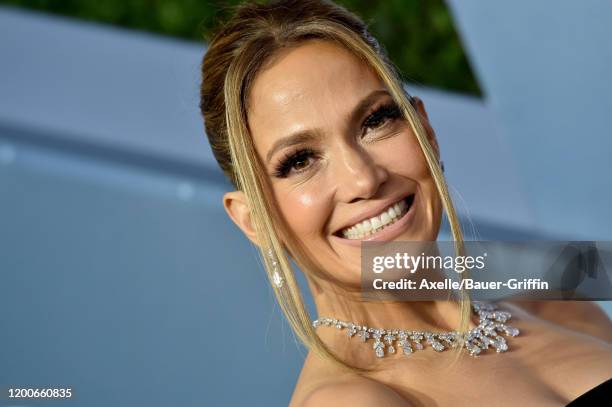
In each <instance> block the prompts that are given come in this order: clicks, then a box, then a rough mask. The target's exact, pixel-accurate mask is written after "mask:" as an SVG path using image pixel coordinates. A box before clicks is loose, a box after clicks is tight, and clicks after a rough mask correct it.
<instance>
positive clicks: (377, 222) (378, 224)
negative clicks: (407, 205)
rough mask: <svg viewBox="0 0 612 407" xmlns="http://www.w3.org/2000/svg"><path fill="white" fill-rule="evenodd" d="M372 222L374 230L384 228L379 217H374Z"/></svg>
mask: <svg viewBox="0 0 612 407" xmlns="http://www.w3.org/2000/svg"><path fill="white" fill-rule="evenodd" d="M370 222H372V229H374V230H376V229H378V228H379V227H381V226H382V222H381V221H380V218H378V217H373V218H372V219H371V220H370Z"/></svg>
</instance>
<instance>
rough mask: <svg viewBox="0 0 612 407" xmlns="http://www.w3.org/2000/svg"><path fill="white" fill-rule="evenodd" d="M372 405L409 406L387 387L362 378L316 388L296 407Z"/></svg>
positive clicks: (330, 383)
mask: <svg viewBox="0 0 612 407" xmlns="http://www.w3.org/2000/svg"><path fill="white" fill-rule="evenodd" d="M374 405H381V406H388V407H408V406H410V404H409V403H408V402H407V401H406V400H405V399H403V398H402V397H401V396H400V395H399V394H398V393H396V392H395V391H394V390H393V389H391V388H390V387H389V386H386V385H384V384H382V383H379V382H376V381H374V380H370V379H366V378H362V377H352V378H349V379H343V380H334V381H331V382H327V383H324V384H321V385H319V386H317V387H316V388H314V389H313V390H311V391H310V392H309V393H308V394H307V395H306V397H305V398H304V399H303V400H302V402H301V403H299V404H298V405H297V406H296V407H327V406H330V407H331V406H333V407H342V406H351V407H369V406H374Z"/></svg>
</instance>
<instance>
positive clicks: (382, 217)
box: [380, 212, 391, 225]
mask: <svg viewBox="0 0 612 407" xmlns="http://www.w3.org/2000/svg"><path fill="white" fill-rule="evenodd" d="M389 222H391V216H389V214H388V213H387V212H383V213H382V215H380V223H382V224H383V225H386V224H387V223H389Z"/></svg>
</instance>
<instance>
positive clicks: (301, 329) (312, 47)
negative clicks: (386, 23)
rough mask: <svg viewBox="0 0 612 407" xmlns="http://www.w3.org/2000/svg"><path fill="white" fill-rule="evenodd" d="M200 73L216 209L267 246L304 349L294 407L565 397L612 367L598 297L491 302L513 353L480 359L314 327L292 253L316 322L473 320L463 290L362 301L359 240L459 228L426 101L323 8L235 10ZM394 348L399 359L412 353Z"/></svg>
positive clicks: (438, 327) (336, 11)
mask: <svg viewBox="0 0 612 407" xmlns="http://www.w3.org/2000/svg"><path fill="white" fill-rule="evenodd" d="M202 74H203V81H202V87H201V110H202V114H203V116H204V120H205V125H206V132H207V135H208V138H209V141H210V144H211V146H212V149H213V152H214V154H215V157H216V158H217V161H218V162H219V165H220V166H221V168H222V169H223V171H224V172H225V174H226V175H227V176H228V177H229V179H230V180H231V181H232V183H233V184H234V186H235V187H236V190H235V191H232V192H229V193H227V194H226V195H225V196H224V200H223V204H224V207H225V209H226V211H227V213H228V215H229V217H230V218H231V219H232V220H233V221H234V222H235V223H236V225H238V227H240V229H241V230H242V231H243V232H244V234H245V235H246V236H247V237H248V238H249V239H250V240H251V241H252V242H253V243H254V244H256V245H257V246H258V247H259V248H260V249H261V252H262V256H263V259H264V263H265V266H266V270H267V273H268V275H269V278H270V282H271V284H272V286H273V287H274V290H275V294H276V296H277V299H278V301H279V304H280V306H281V308H282V309H283V312H284V313H285V315H286V317H287V319H288V321H289V323H290V324H291V325H292V327H293V329H294V330H295V333H296V334H297V335H298V337H299V338H300V339H301V340H302V341H303V342H304V343H305V344H306V345H307V346H308V347H309V349H310V353H309V354H308V356H307V358H306V361H305V363H304V367H303V370H302V372H301V375H300V377H299V380H298V383H297V385H296V388H295V391H294V394H293V397H292V400H291V405H292V406H328V405H329V406H331V405H333V406H341V405H347V406H348V405H351V406H370V405H385V406H406V405H435V404H438V405H447V404H451V403H452V404H460V405H463V404H465V405H474V404H484V403H493V404H496V405H507V404H508V405H509V404H516V403H523V404H524V405H563V404H565V403H567V402H568V401H570V400H574V399H575V398H576V397H578V396H579V395H581V394H583V393H585V392H586V391H587V390H589V389H591V388H593V387H595V386H597V385H599V384H600V383H602V382H604V381H606V380H607V379H609V378H610V377H611V376H612V352H611V347H610V342H609V341H610V338H611V330H610V321H609V319H608V318H607V317H606V315H605V314H603V313H602V312H601V311H600V310H599V309H598V308H597V307H596V306H595V305H592V304H582V305H580V306H576V305H572V304H569V303H567V304H554V303H547V304H546V305H540V306H535V305H530V304H525V303H523V304H521V305H520V306H519V305H510V304H500V305H499V306H500V308H503V309H504V310H507V311H510V312H511V313H512V315H513V322H515V326H516V327H517V328H518V329H520V331H521V332H522V334H521V335H520V336H518V337H516V338H513V339H512V342H511V349H510V350H509V351H508V352H504V353H502V354H498V355H497V354H495V353H494V352H493V354H490V355H489V354H487V355H486V356H483V357H479V358H473V357H471V356H470V355H468V354H467V353H468V352H464V351H463V350H462V349H468V347H464V346H462V345H461V342H459V344H460V345H461V346H458V347H457V350H456V351H447V352H433V351H427V349H425V350H423V351H415V352H414V354H411V355H410V356H408V357H406V356H404V355H401V354H400V353H401V352H399V351H398V352H396V353H397V354H395V355H390V354H389V353H391V352H395V347H393V346H391V345H390V344H393V345H395V346H400V345H399V339H398V338H395V340H390V341H389V343H387V344H384V343H383V345H382V346H381V349H382V350H381V349H379V348H377V353H374V352H372V346H369V345H371V343H367V344H363V343H361V342H360V341H358V340H356V339H351V340H348V341H347V337H346V335H345V333H344V332H341V331H340V330H338V329H332V328H330V327H327V326H326V325H325V324H322V326H320V324H319V323H318V322H317V323H314V324H313V321H312V319H311V317H310V315H308V313H307V312H306V310H305V308H304V304H303V300H302V296H301V294H300V292H299V289H298V286H297V284H296V280H295V277H294V275H293V270H292V269H291V267H290V263H289V258H291V259H293V260H294V261H295V262H296V264H297V265H298V266H299V268H300V270H301V271H302V272H304V273H305V275H306V278H307V281H308V284H309V288H310V290H311V292H312V295H313V298H314V301H315V304H316V307H317V313H318V315H319V316H321V317H323V316H327V317H331V318H334V319H337V320H339V321H355V322H356V323H362V324H366V325H367V326H368V327H381V328H384V327H401V329H406V330H419V331H423V332H441V331H454V330H457V329H459V330H460V331H461V332H465V331H467V330H468V329H471V328H474V327H475V324H476V323H478V320H474V319H473V318H471V306H470V303H469V300H468V299H467V298H463V299H462V300H461V301H459V302H454V301H431V302H412V303H411V302H400V301H397V302H394V301H386V302H382V301H381V302H364V301H362V300H361V299H360V293H359V287H360V254H361V253H360V242H361V241H362V240H377V241H392V240H418V241H433V240H436V238H437V235H438V232H439V228H440V223H441V216H442V210H443V209H444V210H445V211H446V214H447V216H448V219H449V222H450V225H451V231H452V234H453V237H454V239H455V241H456V242H457V248H458V250H461V247H462V245H461V242H462V235H461V230H460V228H459V223H458V221H457V216H456V214H455V210H454V208H453V205H452V202H451V200H450V197H449V195H448V191H447V187H446V183H445V181H444V177H443V174H442V169H441V166H440V162H439V159H440V152H439V149H438V144H437V142H436V138H435V134H434V131H433V129H432V127H431V126H430V124H429V121H428V118H427V113H426V110H425V106H424V105H423V102H422V101H421V100H419V99H418V98H416V97H409V96H408V95H407V94H406V93H405V91H404V89H403V88H402V85H401V81H400V78H399V76H398V74H397V73H396V71H395V70H394V69H393V66H392V64H391V63H390V62H389V61H388V59H387V57H386V56H385V54H384V52H383V51H382V49H381V48H380V47H379V45H378V43H377V42H376V40H375V39H374V38H373V37H371V35H370V34H369V33H368V31H367V29H366V26H365V25H364V24H363V22H362V21H361V20H359V19H358V18H357V17H356V16H354V15H353V14H351V13H350V12H348V11H346V10H345V9H343V8H341V7H339V6H337V5H334V4H333V3H329V2H325V1H314V0H311V1H280V2H275V3H272V4H268V5H256V4H245V5H243V6H242V7H240V8H239V9H238V10H237V12H236V14H235V15H234V17H233V18H232V19H231V20H230V21H229V22H228V23H227V24H226V25H225V26H223V27H221V29H220V30H219V31H218V33H217V34H216V35H215V37H214V38H213V39H212V41H211V42H210V44H209V49H208V51H207V53H206V55H205V57H204V61H203V66H202ZM559 315H562V318H560V317H559ZM574 321H581V322H580V325H578V324H577V323H575V322H574ZM334 325H335V323H334ZM340 327H341V328H342V327H345V328H347V329H350V328H349V326H348V325H344V326H340ZM360 328H362V327H360ZM355 332H357V331H355ZM365 332H368V333H367V335H370V334H371V336H373V337H374V336H376V331H367V330H366V331H365ZM517 332H518V331H517ZM379 333H380V332H379ZM397 334H398V333H397V332H396V335H397ZM364 335H366V333H364ZM500 336H501V335H500ZM364 339H368V338H364ZM369 339H374V340H375V342H374V347H377V346H378V345H377V344H380V343H381V342H382V339H381V338H378V339H377V338H369ZM379 339H380V340H379ZM423 341H424V342H425V339H423ZM449 343H450V342H449ZM500 343H501V342H500ZM500 343H497V345H500ZM402 344H403V345H404V350H405V353H407V354H408V353H410V352H411V350H417V349H419V348H420V347H421V346H420V345H421V343H420V342H419V338H416V339H415V338H409V339H406V341H405V342H402ZM429 344H430V345H431V343H429ZM387 345H389V346H388V347H387ZM409 346H412V347H411V348H410V349H407V348H408V347H409ZM500 346H501V345H500ZM391 347H393V351H392V350H391ZM368 348H369V350H368ZM468 350H470V349H468ZM498 350H502V349H498ZM504 350H505V349H504ZM379 351H380V353H378V352H379ZM475 351H480V349H471V350H470V352H471V353H475ZM385 354H386V355H387V356H388V357H382V358H381V357H379V356H383V355H385Z"/></svg>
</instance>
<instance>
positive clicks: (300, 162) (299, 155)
mask: <svg viewBox="0 0 612 407" xmlns="http://www.w3.org/2000/svg"><path fill="white" fill-rule="evenodd" d="M315 158H316V153H315V152H314V151H313V150H312V149H309V148H305V149H301V150H297V151H294V152H291V153H289V154H287V155H286V156H285V157H284V158H283V159H281V161H280V162H279V163H278V164H277V165H276V167H275V169H274V176H275V177H278V178H287V177H288V176H289V175H290V174H291V173H300V172H303V171H306V170H307V169H308V168H309V167H310V166H311V165H312V162H313V160H314V159H315Z"/></svg>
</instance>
